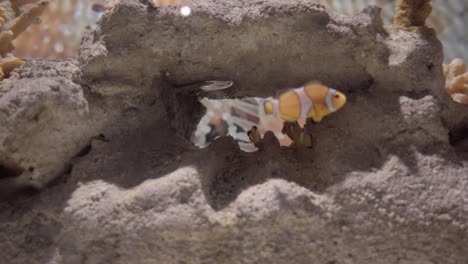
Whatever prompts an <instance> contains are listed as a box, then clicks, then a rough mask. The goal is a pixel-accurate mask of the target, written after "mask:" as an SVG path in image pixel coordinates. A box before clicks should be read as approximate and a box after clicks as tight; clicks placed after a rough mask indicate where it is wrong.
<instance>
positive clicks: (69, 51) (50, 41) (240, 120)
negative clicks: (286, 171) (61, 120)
mask: <svg viewBox="0 0 468 264" xmlns="http://www.w3.org/2000/svg"><path fill="white" fill-rule="evenodd" d="M199 1H203V0H199ZM233 1H235V0H233ZM291 1H293V0H291ZM321 1H322V2H323V3H325V4H327V5H329V6H331V7H332V8H334V9H335V10H337V11H339V12H341V13H344V14H348V15H354V14H356V13H358V12H359V11H360V10H362V9H363V8H365V7H366V6H368V5H371V4H377V5H380V6H381V7H382V8H383V19H384V21H385V24H387V25H390V24H391V23H392V17H393V15H394V10H395V4H396V0H321ZM50 2H51V4H50V6H49V8H48V9H47V11H46V12H45V14H44V15H43V16H42V23H40V24H37V25H32V26H31V27H30V28H29V29H28V30H27V32H25V33H24V34H22V35H21V36H20V37H19V38H18V39H17V40H16V41H15V46H16V49H15V52H14V53H15V55H16V56H18V57H20V58H31V57H32V58H38V57H42V58H54V59H67V58H76V57H77V56H78V48H79V44H80V39H81V35H82V34H83V32H84V31H85V30H89V29H92V28H93V27H94V26H95V25H96V22H97V21H98V19H99V18H100V16H101V15H102V12H103V11H104V9H105V8H104V5H105V2H106V1H105V0H50ZM181 2H183V0H154V3H155V5H157V6H167V5H171V4H178V3H181ZM432 6H433V12H432V14H431V16H430V17H429V19H428V22H427V23H428V25H429V26H430V27H433V28H435V29H436V31H437V33H438V35H439V38H440V39H441V41H442V43H443V44H444V56H445V63H448V62H450V61H451V60H452V59H454V58H461V59H463V60H465V61H467V59H468V35H467V34H466V32H467V29H466V28H465V26H467V25H468V0H432ZM201 102H202V103H203V104H204V105H205V106H206V107H207V114H206V115H205V116H204V117H203V119H202V120H201V121H200V123H199V125H198V129H197V131H196V133H195V135H194V138H193V142H194V143H195V144H196V145H197V146H199V147H205V146H207V145H208V144H209V143H210V142H212V141H213V140H214V139H216V138H217V137H219V136H224V135H231V136H233V137H234V138H235V139H236V140H238V142H239V144H240V146H241V148H242V149H243V150H245V151H254V150H255V147H254V146H253V145H252V144H250V143H248V138H247V136H246V131H248V130H249V129H250V128H251V127H252V126H253V125H256V126H257V127H258V128H259V130H260V132H261V133H262V134H263V133H264V132H266V131H267V130H272V131H274V132H275V134H276V135H277V137H278V138H279V140H280V142H281V144H282V145H288V144H290V140H289V139H288V138H287V137H285V136H284V135H282V134H281V133H280V132H279V131H280V130H281V127H282V121H281V120H278V119H276V118H271V117H266V116H262V114H261V111H259V107H260V105H259V104H258V101H257V100H256V99H255V98H246V99H242V100H208V99H203V100H202V101H201Z"/></svg>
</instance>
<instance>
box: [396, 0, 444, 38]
mask: <svg viewBox="0 0 468 264" xmlns="http://www.w3.org/2000/svg"><path fill="white" fill-rule="evenodd" d="M430 2H431V1H430V0H399V1H398V3H397V6H396V12H395V17H394V18H393V28H395V29H401V30H407V31H415V32H421V33H429V34H435V30H434V29H432V28H428V27H427V26H426V19H427V18H428V17H429V15H430V14H431V12H432V6H431V3H430Z"/></svg>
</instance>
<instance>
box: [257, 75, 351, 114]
mask: <svg viewBox="0 0 468 264" xmlns="http://www.w3.org/2000/svg"><path fill="white" fill-rule="evenodd" d="M345 104H346V96H345V95H344V94H343V93H341V92H338V91H337V90H335V89H333V88H329V87H327V86H325V85H322V84H320V83H316V82H315V83H308V84H306V85H305V86H304V87H300V88H296V89H290V90H288V91H286V92H283V93H281V94H280V95H279V96H278V99H273V98H268V99H265V100H264V102H263V108H264V111H265V114H267V115H270V114H275V115H279V116H280V117H281V118H282V119H283V120H285V121H287V122H294V121H297V120H298V119H301V118H312V120H314V121H315V122H320V121H322V119H323V117H325V116H327V115H330V114H331V113H333V112H336V111H338V110H339V109H340V108H342V107H343V106H344V105H345Z"/></svg>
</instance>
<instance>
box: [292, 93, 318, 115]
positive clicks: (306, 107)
mask: <svg viewBox="0 0 468 264" xmlns="http://www.w3.org/2000/svg"><path fill="white" fill-rule="evenodd" d="M294 92H296V94H297V96H298V97H299V102H300V104H301V114H300V115H301V117H302V118H308V117H309V116H308V115H309V111H310V109H312V107H314V102H312V100H311V99H310V97H309V96H308V95H307V94H306V92H305V90H304V87H301V88H296V89H294Z"/></svg>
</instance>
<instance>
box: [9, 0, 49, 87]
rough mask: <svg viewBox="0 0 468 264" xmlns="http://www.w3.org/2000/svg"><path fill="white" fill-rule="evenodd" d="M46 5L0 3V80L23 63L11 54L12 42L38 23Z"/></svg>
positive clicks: (15, 1) (14, 0) (43, 1)
mask: <svg viewBox="0 0 468 264" xmlns="http://www.w3.org/2000/svg"><path fill="white" fill-rule="evenodd" d="M31 2H33V3H31ZM48 4H49V1H48V0H40V1H24V0H23V1H18V0H11V1H0V80H1V79H3V78H4V77H5V75H7V74H8V73H9V72H10V71H12V70H13V69H14V68H16V67H19V66H21V65H22V64H23V63H24V62H23V61H22V60H21V59H19V58H16V57H15V56H13V55H12V54H11V52H12V51H13V49H14V46H13V43H12V41H13V40H14V39H15V38H16V37H18V36H19V34H21V33H22V32H23V31H25V30H26V28H28V26H29V25H30V24H32V23H35V22H37V21H38V19H39V16H40V15H41V14H42V12H43V11H44V9H45V8H46V7H47V5H48Z"/></svg>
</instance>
